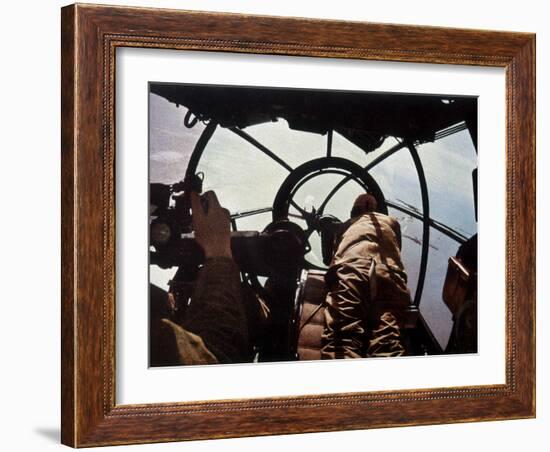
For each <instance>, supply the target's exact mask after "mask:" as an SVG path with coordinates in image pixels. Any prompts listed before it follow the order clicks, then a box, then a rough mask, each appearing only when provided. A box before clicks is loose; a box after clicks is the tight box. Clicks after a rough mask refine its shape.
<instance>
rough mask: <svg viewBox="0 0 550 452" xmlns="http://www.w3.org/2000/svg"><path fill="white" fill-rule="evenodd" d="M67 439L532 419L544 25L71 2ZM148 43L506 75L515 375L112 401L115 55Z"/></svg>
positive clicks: (65, 46)
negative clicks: (538, 33) (374, 387)
mask: <svg viewBox="0 0 550 452" xmlns="http://www.w3.org/2000/svg"><path fill="white" fill-rule="evenodd" d="M61 31H62V144H61V147H62V149H61V154H62V311H61V314H62V350H61V352H62V361H61V362H62V366H61V370H62V372H61V384H62V431H61V436H62V442H63V443H64V444H66V445H70V446H73V447H85V446H100V445H110V444H131V443H148V442H161V441H179V440H192V439H207V438H226V437H236V436H252V435H272V434H284V433H300V432H319V431H335V430H349V429H364V428H377V427H390V426H404V425H425V424H441V423H451V422H468V421H484V420H498V419H512V418H513V419H518V418H530V417H534V416H535V36H534V35H533V34H528V33H509V32H494V31H481V30H462V29H447V28H436V27H418V26H407V25H386V24H371V23H356V22H340V21H326V20H312V19H297V18H279V17H263V16H246V15H235V14H218V13H203V12H188V11H176V10H161V9H146V8H126V7H109V6H94V5H79V4H76V5H71V6H67V7H65V8H63V9H62V30H61ZM118 47H147V48H163V49H179V50H203V51H216V52H235V53H253V54H272V55H298V56H313V57H328V58H351V59H364V60H381V61H394V62H418V63H439V64H461V65H473V66H492V67H501V68H505V70H506V117H507V119H506V321H505V324H506V356H505V362H506V364H505V367H506V382H505V384H502V385H488V386H471V387H452V388H440V389H430V388H425V389H414V390H399V391H380V392H363V393H345V394H336V395H334V394H325V395H317V396H296V397H276V398H263V399H243V400H223V401H221V400H220V401H213V402H212V401H210V402H178V401H174V402H173V403H163V404H148V405H117V404H116V403H115V366H116V362H115V314H116V313H115V251H114V243H115V198H114V196H115V174H114V159H115V134H114V131H115V123H114V118H115V106H114V99H115V98H114V86H115V85H114V83H115V64H116V58H115V50H116V49H117V48H118Z"/></svg>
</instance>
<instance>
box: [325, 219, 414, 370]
mask: <svg viewBox="0 0 550 452" xmlns="http://www.w3.org/2000/svg"><path fill="white" fill-rule="evenodd" d="M342 227H343V228H342V230H343V232H341V235H340V237H337V238H336V246H335V249H336V252H335V254H334V257H333V259H332V261H331V265H330V267H329V270H328V272H327V274H326V276H325V281H326V283H327V287H328V290H329V293H328V295H327V299H326V309H325V330H324V333H323V337H322V347H323V348H322V350H321V357H322V358H323V359H331V358H362V357H374V356H401V355H404V354H405V353H406V350H405V345H404V341H403V336H402V327H403V321H404V315H405V310H406V308H407V307H408V306H409V303H410V293H409V290H408V288H407V275H406V273H405V271H404V268H403V262H402V261H401V229H400V227H399V223H398V222H397V220H396V219H395V218H393V217H390V216H387V215H383V214H380V213H367V214H363V215H360V216H357V217H355V218H352V219H351V220H349V221H348V222H346V223H344V224H343V225H342Z"/></svg>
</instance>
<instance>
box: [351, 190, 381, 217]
mask: <svg viewBox="0 0 550 452" xmlns="http://www.w3.org/2000/svg"><path fill="white" fill-rule="evenodd" d="M377 208H378V203H377V202H376V198H375V197H374V196H373V195H371V194H370V193H363V194H361V195H359V196H358V197H357V198H355V202H354V203H353V207H352V208H351V213H350V217H351V218H354V217H357V216H359V215H364V214H366V213H369V212H375V211H376V209H377Z"/></svg>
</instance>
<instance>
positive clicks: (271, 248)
mask: <svg viewBox="0 0 550 452" xmlns="http://www.w3.org/2000/svg"><path fill="white" fill-rule="evenodd" d="M202 182H203V177H202V173H199V174H197V175H192V176H191V177H187V178H186V179H184V180H183V181H181V182H178V183H176V184H173V185H165V184H159V183H152V184H150V197H149V199H150V204H151V205H153V206H155V210H154V211H153V212H152V215H153V216H154V219H152V221H151V224H150V245H151V246H152V247H153V249H154V251H153V250H151V251H150V262H151V264H156V265H158V266H159V267H161V268H170V267H176V266H177V267H185V268H188V269H192V268H197V267H198V266H200V265H201V264H202V263H203V262H204V254H203V252H202V249H201V247H200V246H199V245H198V244H197V242H196V241H195V238H194V233H193V227H192V212H191V201H190V193H191V192H193V191H195V192H197V193H199V194H200V193H201V192H202ZM203 199H204V198H201V200H203ZM205 207H206V208H207V206H205ZM306 245H307V238H306V236H305V234H304V231H303V230H302V228H300V226H298V225H297V224H295V223H293V222H291V221H288V220H279V221H275V222H273V223H271V224H269V225H268V226H267V227H266V228H265V229H264V230H263V231H261V232H260V231H233V232H232V233H231V250H232V253H233V257H234V259H235V261H236V262H237V265H238V266H239V268H240V269H241V271H242V272H245V273H250V274H253V275H257V276H268V277H269V276H277V275H287V276H292V275H297V274H298V273H299V271H300V269H301V268H302V266H303V261H304V254H305V253H306Z"/></svg>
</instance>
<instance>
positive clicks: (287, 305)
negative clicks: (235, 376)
mask: <svg viewBox="0 0 550 452" xmlns="http://www.w3.org/2000/svg"><path fill="white" fill-rule="evenodd" d="M366 86H368V83H366ZM147 96H148V150H149V160H148V165H149V168H148V181H147V183H148V195H149V202H148V205H149V228H148V230H149V242H148V247H149V273H148V274H149V282H148V283H149V285H148V287H149V312H148V316H149V317H148V318H149V331H148V332H144V334H146V333H148V346H149V350H148V356H149V363H148V364H149V367H168V366H183V365H188V366H189V365H206V364H217V365H222V364H242V363H266V362H288V363H292V362H296V361H311V360H327V359H348V358H364V359H368V358H382V357H383V358H393V357H404V356H416V357H420V356H432V355H445V354H476V353H478V328H483V325H478V300H477V292H478V277H477V264H478V207H477V190H478V188H477V187H478V184H477V178H478V171H477V168H478V149H477V148H478V97H477V96H471V95H469V96H466V95H463V96H459V95H456V94H453V95H449V94H445V93H429V94H426V93H422V94H419V93H401V92H395V93H393V92H391V93H390V92H377V91H368V90H365V91H348V90H323V89H306V88H291V87H288V88H282V87H268V86H235V85H225V86H224V85H209V84H189V83H175V82H157V81H149V84H148V92H147ZM143 182H144V183H145V181H143ZM481 302H482V303H483V301H481ZM254 365H256V364H254Z"/></svg>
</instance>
